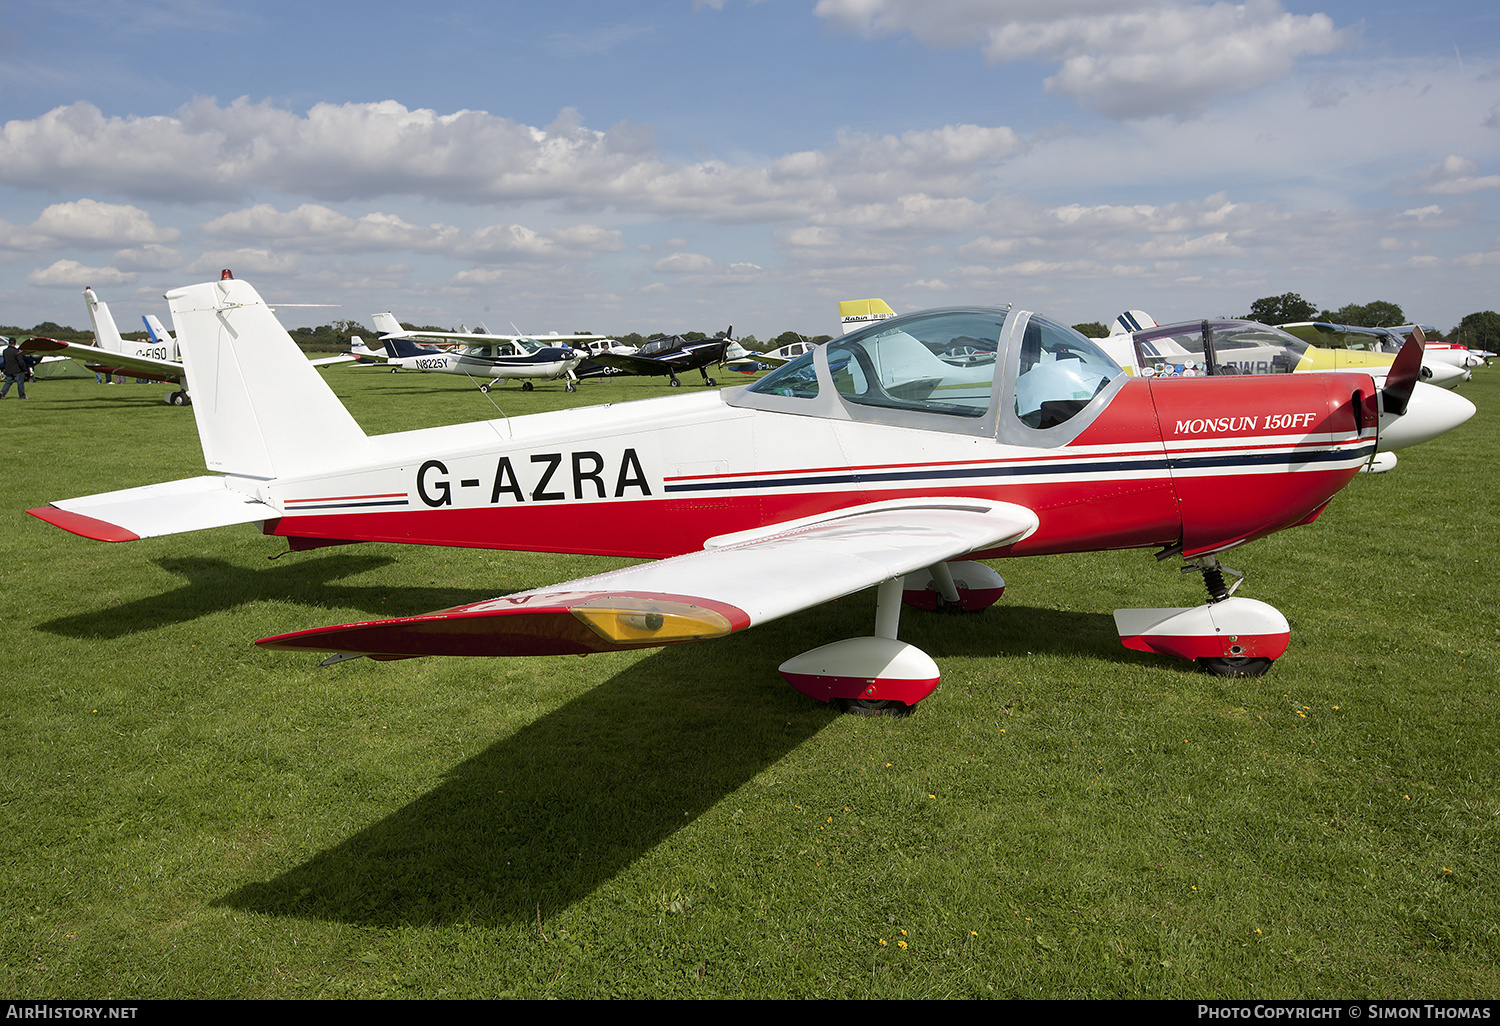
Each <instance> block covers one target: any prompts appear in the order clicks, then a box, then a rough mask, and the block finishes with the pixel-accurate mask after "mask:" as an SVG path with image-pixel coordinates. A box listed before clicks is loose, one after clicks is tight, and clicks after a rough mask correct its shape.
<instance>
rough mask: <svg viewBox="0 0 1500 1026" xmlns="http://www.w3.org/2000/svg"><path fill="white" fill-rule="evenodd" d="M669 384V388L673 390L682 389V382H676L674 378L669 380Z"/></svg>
mask: <svg viewBox="0 0 1500 1026" xmlns="http://www.w3.org/2000/svg"><path fill="white" fill-rule="evenodd" d="M670 384H671V386H672V387H673V388H681V387H682V382H680V381H678V380H677V379H676V378H673V379H672V380H671V382H670Z"/></svg>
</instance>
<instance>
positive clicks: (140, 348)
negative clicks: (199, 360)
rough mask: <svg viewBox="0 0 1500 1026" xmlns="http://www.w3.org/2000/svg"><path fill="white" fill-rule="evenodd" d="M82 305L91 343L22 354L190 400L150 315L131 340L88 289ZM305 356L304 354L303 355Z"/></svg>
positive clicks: (45, 346)
mask: <svg viewBox="0 0 1500 1026" xmlns="http://www.w3.org/2000/svg"><path fill="white" fill-rule="evenodd" d="M83 306H84V309H85V310H87V311H88V315H89V324H90V325H91V326H92V327H93V329H94V344H93V345H85V344H83V343H81V342H64V341H61V340H60V339H55V338H41V337H37V338H32V339H28V340H27V341H26V342H25V343H23V344H22V345H21V347H20V348H21V351H22V352H25V353H33V354H43V353H51V354H54V355H62V356H68V357H71V358H73V359H75V360H80V361H82V362H83V365H84V366H85V367H87V368H88V369H89V370H91V371H94V372H96V373H100V374H119V375H121V376H122V377H125V376H129V377H133V378H143V379H145V380H147V381H165V382H168V383H171V384H175V385H177V386H179V387H178V389H177V391H175V392H168V393H167V395H166V397H165V398H166V402H168V403H170V404H172V405H173V406H187V405H191V403H192V401H193V400H192V396H191V395H190V393H189V388H188V383H187V378H186V376H185V374H184V371H183V366H182V356H181V354H180V351H179V349H178V346H177V340H176V339H174V338H173V337H172V333H171V332H169V331H167V329H166V328H164V327H162V323H161V321H159V320H157V319H156V316H155V315H154V314H146V315H145V316H144V317H142V318H141V320H142V321H143V322H144V323H145V325H146V333H147V335H148V336H150V337H149V339H147V340H144V341H140V342H132V341H130V340H128V339H125V338H123V337H122V336H121V335H120V329H119V328H118V327H116V325H115V318H114V315H113V314H111V313H110V312H109V304H107V303H105V302H104V300H102V299H100V298H99V297H98V296H97V295H95V294H94V290H93V289H91V288H85V289H84V290H83ZM304 359H305V357H304ZM352 359H353V357H350V356H330V357H326V358H322V359H317V360H311V361H308V362H309V363H310V364H311V366H314V367H323V366H327V365H329V364H335V363H348V362H349V361H350V360H352Z"/></svg>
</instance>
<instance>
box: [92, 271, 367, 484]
mask: <svg viewBox="0 0 1500 1026" xmlns="http://www.w3.org/2000/svg"><path fill="white" fill-rule="evenodd" d="M167 303H168V305H169V306H170V307H171V310H172V320H173V322H174V323H175V324H176V325H177V344H178V346H179V348H180V349H181V350H182V358H183V363H184V365H185V367H186V373H187V382H188V387H189V388H190V389H191V391H192V393H193V415H194V416H195V417H196V418H197V421H198V438H199V440H200V441H201V442H202V444H203V460H204V462H205V463H206V464H207V465H208V467H209V469H210V470H217V471H222V472H224V473H229V474H242V475H245V476H247V477H262V478H274V477H288V476H296V475H300V474H307V473H313V472H317V471H326V470H329V469H333V468H335V467H339V466H347V465H349V464H351V463H355V462H358V461H359V460H360V459H361V458H363V457H365V456H366V455H367V454H368V451H369V440H368V439H367V438H366V436H365V433H364V431H363V430H361V428H360V426H359V425H358V424H357V423H355V420H354V418H353V417H351V416H350V415H349V411H348V410H346V409H344V405H343V403H341V402H339V400H338V397H337V396H335V395H334V394H333V392H332V390H330V389H329V387H328V385H327V384H326V383H324V381H323V377H322V375H320V374H319V373H318V372H317V370H316V369H314V368H313V366H312V365H311V364H310V363H309V362H308V360H307V357H306V356H304V355H303V353H302V350H300V349H298V348H297V344H296V343H295V342H293V341H292V337H291V336H290V335H288V334H287V333H286V329H285V328H283V327H282V326H281V324H280V322H278V321H277V320H276V315H275V314H273V313H272V312H271V310H270V308H269V307H267V306H266V304H265V303H264V302H263V301H262V300H261V298H260V296H259V294H257V293H256V291H255V289H254V288H252V287H251V286H250V285H249V283H247V282H243V281H237V280H234V279H226V280H222V281H213V282H205V283H204V284H202V285H189V286H187V287H186V288H181V289H173V290H172V291H171V292H168V293H167ZM100 305H101V306H102V305H103V304H100Z"/></svg>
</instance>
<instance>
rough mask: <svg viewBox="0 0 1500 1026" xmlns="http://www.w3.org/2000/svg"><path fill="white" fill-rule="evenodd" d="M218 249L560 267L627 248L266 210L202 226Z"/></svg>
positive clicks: (574, 237)
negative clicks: (402, 254) (557, 263)
mask: <svg viewBox="0 0 1500 1026" xmlns="http://www.w3.org/2000/svg"><path fill="white" fill-rule="evenodd" d="M203 230H204V232H205V233H207V234H208V235H209V236H210V237H212V238H216V239H219V240H222V241H236V242H251V243H254V242H259V243H267V244H271V245H275V246H278V247H282V248H289V249H297V250H300V251H302V252H309V253H366V252H370V251H375V250H412V251H415V252H419V253H435V254H443V255H448V256H453V257H458V258H469V259H477V260H513V259H528V260H538V259H553V260H556V259H562V258H564V257H577V256H588V255H592V254H596V253H604V252H613V251H616V250H621V249H624V248H625V243H624V241H623V240H622V238H621V233H620V232H619V231H616V230H614V229H607V228H601V227H599V226H598V225H594V224H575V225H569V226H567V227H563V228H554V229H549V230H548V231H546V232H538V231H535V230H533V229H531V228H528V227H526V226H525V225H519V224H509V225H499V224H496V225H486V226H484V227H481V228H478V229H476V230H474V231H473V232H466V231H464V230H462V229H460V228H456V227H454V226H452V225H444V224H429V225H414V224H411V223H409V222H407V221H405V220H403V219H402V218H401V217H398V216H397V215H395V214H388V213H381V212H378V211H377V212H373V213H369V214H365V215H363V216H361V217H357V218H354V217H349V216H347V215H345V214H341V213H339V212H338V211H336V210H333V209H331V208H329V207H326V206H323V205H321V204H317V203H304V204H302V205H301V206H299V207H297V208H296V209H294V210H289V211H285V212H283V211H280V210H277V209H276V208H275V207H274V206H271V205H270V204H267V203H257V204H256V205H255V206H253V207H246V208H244V209H242V210H235V211H231V212H230V213H228V214H224V215H222V216H220V217H216V218H214V219H213V220H212V221H209V222H208V223H206V224H205V225H203Z"/></svg>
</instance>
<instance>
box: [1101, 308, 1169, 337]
mask: <svg viewBox="0 0 1500 1026" xmlns="http://www.w3.org/2000/svg"><path fill="white" fill-rule="evenodd" d="M1157 326H1158V325H1157V323H1156V321H1155V320H1154V319H1152V317H1151V315H1150V314H1148V313H1147V312H1146V311H1144V310H1126V311H1125V312H1124V313H1122V314H1121V315H1120V316H1118V317H1116V318H1115V322H1114V323H1113V324H1111V325H1110V326H1109V333H1110V334H1111V335H1129V334H1131V333H1132V332H1137V331H1144V330H1145V329H1147V328H1155V327H1157Z"/></svg>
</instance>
